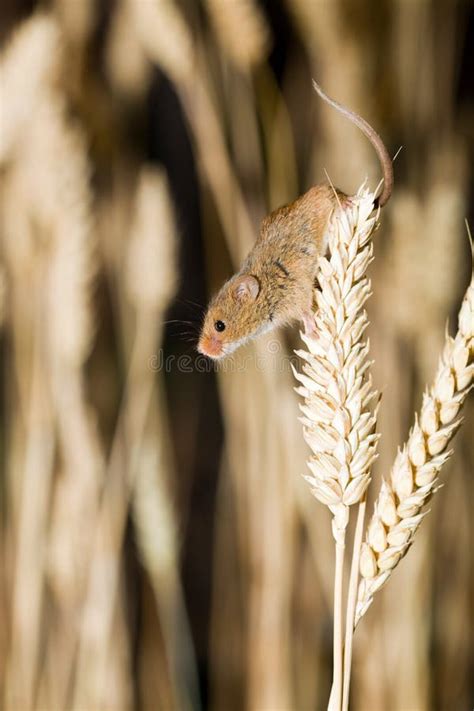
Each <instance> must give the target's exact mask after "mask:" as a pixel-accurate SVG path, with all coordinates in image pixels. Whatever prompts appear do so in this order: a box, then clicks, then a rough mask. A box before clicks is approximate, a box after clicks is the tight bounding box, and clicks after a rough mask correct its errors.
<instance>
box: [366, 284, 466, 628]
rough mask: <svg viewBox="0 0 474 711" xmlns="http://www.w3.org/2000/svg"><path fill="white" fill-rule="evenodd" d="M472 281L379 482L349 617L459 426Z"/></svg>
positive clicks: (417, 518) (415, 519) (400, 545)
mask: <svg viewBox="0 0 474 711" xmlns="http://www.w3.org/2000/svg"><path fill="white" fill-rule="evenodd" d="M473 355H474V281H471V284H470V285H469V287H468V289H467V292H466V294H465V297H464V300H463V303H462V306H461V310H460V312H459V325H458V331H457V334H456V336H455V338H452V337H450V336H449V335H446V341H445V346H444V351H443V354H442V356H441V359H440V362H439V366H438V371H437V374H436V377H435V381H434V385H433V387H432V388H431V389H430V390H428V391H427V392H426V393H425V394H424V396H423V404H422V407H421V412H420V415H419V417H416V418H415V424H414V425H413V427H412V429H411V431H410V434H409V437H408V441H407V443H406V444H405V446H404V447H403V449H402V450H399V452H398V454H397V457H396V459H395V462H394V465H393V468H392V471H391V477H390V480H389V481H386V480H384V481H383V482H382V486H381V490H380V493H379V496H378V498H377V500H376V503H375V508H374V513H373V516H372V518H371V520H370V523H369V526H368V530H367V537H366V541H365V543H364V544H363V547H362V551H361V559H360V572H361V575H362V580H361V582H360V585H359V592H358V601H357V609H356V619H355V622H356V624H357V622H358V621H359V620H360V618H361V617H362V616H363V615H364V614H365V613H366V611H367V609H368V608H369V606H370V604H371V603H372V599H373V596H374V594H375V593H376V592H377V590H380V588H381V587H382V585H384V584H385V582H386V581H387V580H388V578H389V577H390V575H391V574H392V572H393V570H394V568H395V567H396V566H397V565H398V563H399V562H400V560H401V559H402V558H403V556H404V555H406V553H407V551H408V549H409V548H410V546H411V544H412V542H413V538H414V535H415V533H416V531H417V529H418V527H419V525H420V523H421V521H422V520H423V518H424V517H425V516H426V513H427V512H426V511H425V510H424V506H425V504H426V503H427V501H428V500H429V499H430V498H431V496H432V495H433V494H434V493H435V492H436V491H437V490H438V489H439V488H440V484H439V479H438V474H439V472H440V469H441V467H442V466H443V465H444V464H445V463H446V461H447V460H448V459H449V457H450V456H451V454H452V451H453V450H452V449H450V450H448V445H449V442H450V441H451V439H452V438H453V436H454V434H455V433H456V431H457V430H458V428H459V426H460V425H461V422H462V418H461V417H460V410H461V408H462V405H463V402H464V400H465V398H466V395H467V394H468V392H469V390H470V388H471V386H472V379H473V374H474V363H473V362H472V359H473Z"/></svg>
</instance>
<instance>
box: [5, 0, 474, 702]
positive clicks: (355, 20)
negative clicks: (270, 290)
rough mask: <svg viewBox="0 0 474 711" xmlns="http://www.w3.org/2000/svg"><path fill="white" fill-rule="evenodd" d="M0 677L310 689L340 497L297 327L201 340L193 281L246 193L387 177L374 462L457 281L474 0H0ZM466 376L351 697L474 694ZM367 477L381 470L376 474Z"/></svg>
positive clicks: (241, 227) (205, 698) (403, 418)
mask: <svg viewBox="0 0 474 711" xmlns="http://www.w3.org/2000/svg"><path fill="white" fill-rule="evenodd" d="M0 18H1V41H2V53H1V59H0V71H1V76H0V81H1V84H0V91H1V95H0V101H1V134H0V162H1V173H0V181H1V193H2V203H1V214H0V218H1V221H0V229H1V264H0V320H1V321H2V330H1V331H0V353H1V359H2V381H1V383H2V385H1V390H2V399H1V420H0V453H1V466H2V475H1V494H2V497H1V513H2V524H1V559H2V565H1V578H0V607H1V616H2V624H1V626H0V698H1V699H2V702H1V706H2V708H5V709H6V710H9V711H29V710H30V709H38V710H44V711H53V710H54V711H55V710H56V709H57V710H64V709H68V710H69V709H71V710H73V709H74V710H77V711H79V710H80V711H93V710H94V711H95V710H99V709H104V710H105V709H107V710H109V709H110V710H114V711H115V710H117V711H122V710H124V711H125V710H126V709H166V710H168V709H170V710H171V709H179V710H181V709H184V710H191V709H192V710H193V711H194V710H195V709H215V710H219V711H241V710H242V709H251V710H253V711H277V710H278V711H293V710H294V711H311V710H319V709H324V708H325V707H326V704H327V699H328V696H329V687H330V683H331V654H332V640H331V634H332V620H331V605H332V602H331V596H332V576H333V566H334V561H333V551H332V537H331V531H330V515H329V513H328V512H327V510H326V509H325V507H323V506H322V505H321V504H319V503H318V502H317V501H316V500H315V499H313V498H312V497H311V495H310V494H309V491H308V489H307V487H306V485H305V484H304V482H302V479H301V476H300V475H301V474H302V473H303V472H304V471H305V458H306V456H307V451H306V446H305V444H304V441H303V438H302V432H301V425H300V423H299V422H298V420H297V416H298V407H297V396H296V394H295V393H294V391H293V387H294V385H295V382H294V379H293V377H292V374H291V372H290V369H289V367H288V355H289V354H291V349H292V348H294V347H297V345H298V342H299V337H298V334H297V329H294V330H289V331H288V332H285V333H277V334H270V335H269V336H268V337H266V338H262V339H261V340H259V341H258V342H256V343H255V344H251V345H249V346H248V347H246V348H244V349H241V350H240V351H238V352H237V353H236V354H235V356H233V358H232V361H231V362H230V363H228V364H227V366H225V365H224V367H222V368H219V369H215V368H213V367H211V365H210V364H206V363H205V361H203V359H202V358H201V359H197V354H196V351H195V342H196V337H197V333H198V330H199V324H200V320H201V318H202V314H203V310H204V308H205V305H206V302H207V299H208V297H209V295H210V294H211V293H212V292H213V291H214V290H215V289H216V288H217V287H218V286H219V285H220V284H221V283H222V282H223V280H224V279H226V278H227V277H228V276H229V275H230V274H231V273H232V270H233V269H235V268H236V266H237V265H238V264H239V262H240V260H241V259H242V258H243V256H244V255H245V254H246V252H247V251H248V249H249V248H250V247H251V245H252V244H253V242H254V240H255V237H256V234H257V231H258V226H259V222H260V220H261V219H262V218H263V216H264V215H265V214H267V213H268V212H269V211H270V210H271V209H274V208H276V207H278V206H280V205H281V204H283V203H285V202H288V201H290V200H293V199H294V198H295V197H296V196H297V195H299V194H301V193H302V192H304V191H305V190H307V189H308V188H309V187H310V186H312V185H314V184H316V183H318V182H322V181H324V180H326V176H325V171H327V173H328V174H329V176H330V177H331V180H332V181H333V182H334V184H335V185H337V187H339V188H340V189H342V190H344V191H346V192H349V193H350V192H353V191H355V190H356V189H357V188H358V186H359V185H360V183H361V182H362V181H363V180H364V178H365V177H366V176H368V179H369V183H370V184H371V185H372V187H375V185H376V184H377V182H378V180H379V178H380V174H379V167H378V164H377V160H376V157H375V155H374V152H373V150H372V148H371V146H370V145H369V143H368V142H367V140H366V139H365V138H364V137H362V136H361V135H360V134H359V132H358V131H357V129H356V128H354V127H353V126H351V125H350V124H349V123H348V122H347V121H345V120H344V119H343V118H341V117H340V116H339V115H337V114H336V113H335V112H334V111H333V110H331V109H330V108H328V107H327V106H326V105H323V103H322V102H321V101H320V100H319V99H318V98H317V97H316V95H315V93H314V92H313V91H312V88H311V77H312V76H314V77H315V78H317V79H318V81H319V82H320V83H321V85H322V86H323V87H324V88H325V89H326V90H327V91H328V93H329V94H331V95H332V96H334V98H336V99H337V100H339V101H341V102H343V103H344V104H346V105H347V106H349V107H351V108H353V109H354V110H356V111H357V112H359V113H361V114H362V115H363V116H364V117H365V118H367V119H368V120H369V121H370V122H371V123H372V124H373V125H374V126H375V127H376V128H377V130H378V131H379V132H380V133H381V135H382V136H383V138H384V140H385V141H386V143H387V146H388V147H389V150H390V153H391V154H392V155H394V154H395V153H396V152H397V150H398V148H399V147H400V146H403V149H402V151H401V152H400V154H399V156H398V157H397V159H396V161H395V191H394V195H393V198H392V200H391V201H390V203H389V205H388V207H387V208H384V210H383V213H382V216H381V223H382V224H381V228H380V230H379V232H378V233H377V236H376V240H375V262H374V264H373V265H372V267H371V278H372V285H373V292H374V294H373V297H372V299H371V301H370V302H369V306H368V309H369V317H370V320H371V327H370V339H371V353H372V357H373V359H374V366H373V374H374V381H375V385H376V387H377V388H378V389H379V390H381V391H382V393H383V399H382V406H381V411H380V415H379V427H378V429H379V431H380V432H381V433H382V440H381V444H380V447H379V452H380V457H379V459H378V461H377V465H376V467H375V471H374V479H375V480H376V481H379V480H380V477H381V476H382V475H383V474H386V473H387V472H388V471H389V468H390V465H391V463H392V461H393V458H394V456H395V453H396V448H397V446H398V445H399V444H401V443H402V442H403V441H404V440H405V439H406V435H407V432H408V428H409V426H410V424H411V423H412V420H413V413H414V410H415V408H418V407H419V404H420V402H421V396H422V392H423V389H424V387H425V385H426V384H429V383H430V382H431V380H432V378H433V374H434V371H435V366H436V361H437V358H438V355H439V353H440V349H441V347H442V343H443V336H444V331H445V328H446V322H447V319H448V318H451V328H453V326H454V323H453V321H454V318H455V315H456V313H457V309H458V307H459V304H460V299H461V298H462V295H463V293H464V291H465V289H466V287H467V284H468V282H469V279H470V271H471V257H470V245H469V240H468V238H467V234H466V227H465V224H464V220H465V218H467V219H468V220H470V223H471V225H472V224H474V213H473V200H472V198H473V192H474V190H473V173H472V169H471V166H472V164H473V153H474V80H473V76H474V7H473V5H472V4H471V3H468V2H449V1H448V0H384V1H381V2H378V3H373V2H370V1H362V0H275V2H270V1H269V0H267V1H266V2H257V0H180V1H178V0H176V1H173V0H100V1H98V0H52V1H51V2H35V1H34V0H4V2H3V4H2V9H1V10H0ZM473 414H474V413H473V404H472V398H471V400H470V401H468V402H467V404H466V408H465V418H466V422H465V424H464V427H463V428H462V430H461V431H460V433H459V434H458V435H457V437H456V440H455V444H454V447H455V453H454V456H453V458H452V460H451V462H450V464H449V465H448V467H447V468H446V470H445V471H444V480H445V482H446V486H445V487H444V489H443V491H442V492H440V494H439V495H438V496H437V497H436V498H435V499H434V500H433V502H432V505H431V508H432V511H431V513H430V515H429V516H428V517H427V519H426V521H425V522H424V523H423V526H422V527H421V530H420V532H419V533H418V534H417V540H416V541H415V544H414V546H413V548H412V550H411V551H410V553H409V555H408V556H407V558H406V559H405V560H404V561H403V563H402V564H401V565H400V567H399V568H398V569H397V571H396V572H395V574H394V576H393V579H391V580H390V582H389V584H388V585H387V587H386V588H385V589H384V590H383V592H381V593H380V594H379V595H378V596H377V597H376V599H375V601H374V605H373V607H372V609H371V610H370V612H369V613H368V614H367V617H366V618H365V619H364V620H363V621H362V623H361V625H360V627H359V628H358V629H357V633H356V636H355V650H354V670H353V683H352V706H351V708H352V709H354V710H360V711H424V710H425V709H426V710H427V709H430V710H433V711H438V710H439V711H441V710H442V711H444V710H446V711H448V710H449V711H451V710H454V709H469V708H471V707H472V705H473V700H474V648H473V643H472V629H473V618H472V600H473V597H474V596H473V581H474V576H473V559H472V543H473V541H472V535H473V527H472V513H471V512H472V500H473V494H474V491H473V478H472V473H473V452H474V439H473V436H472V423H473V421H474V420H473ZM376 488H377V487H376Z"/></svg>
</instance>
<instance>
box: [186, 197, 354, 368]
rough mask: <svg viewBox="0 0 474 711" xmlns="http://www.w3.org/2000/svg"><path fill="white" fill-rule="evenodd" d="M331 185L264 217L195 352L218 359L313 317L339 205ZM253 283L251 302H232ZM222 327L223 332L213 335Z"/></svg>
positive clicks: (212, 310) (213, 306)
mask: <svg viewBox="0 0 474 711" xmlns="http://www.w3.org/2000/svg"><path fill="white" fill-rule="evenodd" d="M343 197H344V196H343V194H342V193H339V194H338V197H336V194H335V191H334V189H333V188H332V187H331V186H329V185H318V186H316V187H314V188H311V189H310V190H308V192H307V193H305V194H304V195H303V196H301V197H300V198H298V199H297V200H295V201H294V202H293V203H291V204H290V205H285V206H284V207H280V208H279V209H278V210H275V211H274V212H272V213H271V214H270V215H268V217H266V218H265V219H264V220H263V222H262V225H261V229H260V235H259V237H258V239H257V241H256V243H255V246H254V247H253V249H252V251H251V252H250V254H249V255H248V256H247V258H246V260H245V262H244V263H243V265H242V268H241V269H240V271H239V272H238V273H237V274H236V275H235V276H233V277H232V278H231V279H229V281H228V282H227V283H226V284H224V286H223V287H222V289H221V290H220V291H219V292H218V293H217V295H216V296H215V297H214V298H213V300H212V301H211V303H210V305H209V309H208V312H207V314H206V317H205V320H204V325H203V329H202V334H201V338H200V341H199V346H198V349H199V350H200V352H201V353H204V354H206V355H209V356H210V357H214V358H219V357H221V356H223V355H227V353H229V352H231V351H232V350H234V348H235V347H237V346H239V345H241V343H243V342H245V341H247V340H249V339H250V338H252V337H254V336H256V335H258V334H259V333H262V332H263V331H265V330H269V329H270V328H273V327H275V326H281V325H284V324H288V323H291V322H292V321H295V320H298V319H302V318H304V316H305V315H306V314H308V313H309V312H310V311H311V307H312V294H313V287H314V281H315V275H316V268H317V260H318V256H319V255H320V254H322V253H323V252H324V251H325V248H326V245H325V244H323V235H324V231H325V228H326V225H327V223H328V220H329V217H330V215H331V213H332V211H333V209H334V207H335V206H336V205H337V200H338V199H342V198H343ZM245 275H251V276H252V277H254V278H255V279H257V281H258V284H259V287H260V288H259V292H258V295H257V297H256V298H255V299H253V298H251V297H246V298H243V299H242V298H241V299H239V298H236V294H235V285H236V283H237V282H238V280H239V278H241V277H242V276H245ZM217 321H222V322H223V323H224V324H225V330H224V331H222V332H221V333H219V332H216V329H215V323H216V322H217Z"/></svg>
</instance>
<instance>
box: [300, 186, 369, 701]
mask: <svg viewBox="0 0 474 711" xmlns="http://www.w3.org/2000/svg"><path fill="white" fill-rule="evenodd" d="M373 204H374V195H373V194H372V193H371V192H370V191H368V190H367V189H365V187H364V186H363V187H362V188H361V189H360V190H359V191H358V193H357V195H356V196H355V197H354V198H352V199H351V201H350V202H348V203H347V205H345V206H344V209H342V208H341V209H339V210H337V211H336V213H335V215H334V217H333V218H332V220H331V221H330V224H329V228H328V242H329V256H328V257H322V258H321V259H320V261H319V273H318V281H319V285H320V291H319V290H315V300H316V303H317V311H316V314H315V316H314V319H315V327H316V328H315V332H314V334H304V335H302V337H303V340H304V342H305V343H306V346H307V349H306V350H299V351H297V355H299V356H300V357H301V358H302V359H303V361H304V365H303V372H302V373H298V372H297V371H296V370H295V371H294V372H295V376H296V378H297V379H298V380H299V382H300V383H301V386H300V387H298V388H297V392H298V393H299V394H300V395H302V396H303V398H304V404H302V405H300V407H301V410H302V412H303V417H302V418H301V421H302V423H303V433H304V437H305V440H306V442H307V443H308V444H309V446H310V448H311V450H312V456H311V457H310V458H309V460H308V466H309V468H310V470H311V475H310V476H305V477H304V478H305V479H306V480H307V481H308V482H309V484H310V485H311V487H312V489H311V490H312V493H313V495H314V496H315V497H316V498H317V499H319V501H321V502H322V503H324V504H326V505H327V506H328V507H329V509H330V510H331V512H332V514H333V522H332V531H333V536H334V540H335V544H336V569H335V581H334V677H333V693H332V694H331V701H330V706H329V708H331V709H332V708H334V709H339V708H340V706H341V700H342V583H343V561H344V547H345V533H346V528H347V523H348V520H349V507H350V506H351V505H353V504H357V503H360V502H362V501H363V500H364V497H365V491H366V489H367V486H368V484H369V481H370V467H371V465H372V462H373V461H374V459H375V457H376V456H377V455H376V445H377V439H378V435H377V434H376V433H375V425H376V412H375V411H374V409H373V408H372V403H373V402H374V400H375V398H376V393H375V391H374V390H373V389H372V381H371V377H370V374H369V372H368V368H369V365H370V364H369V361H368V352H369V343H368V341H367V342H363V341H362V336H363V333H364V331H365V328H366V326H367V324H368V319H367V313H366V311H365V310H364V304H365V302H366V300H367V299H368V297H369V296H370V282H369V280H368V278H367V277H366V276H365V272H366V270H367V267H368V265H369V264H370V262H371V261H372V251H373V249H372V243H371V235H372V233H373V231H374V229H375V227H376V225H377V219H376V216H375V215H374V214H373Z"/></svg>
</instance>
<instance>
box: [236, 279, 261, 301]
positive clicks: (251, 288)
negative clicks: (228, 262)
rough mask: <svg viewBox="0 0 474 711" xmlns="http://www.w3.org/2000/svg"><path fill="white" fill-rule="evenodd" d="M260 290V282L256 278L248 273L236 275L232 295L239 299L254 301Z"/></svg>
mask: <svg viewBox="0 0 474 711" xmlns="http://www.w3.org/2000/svg"><path fill="white" fill-rule="evenodd" d="M259 291H260V284H259V283H258V279H256V278H255V277H254V276H251V275H250V274H244V275H242V276H239V277H237V279H236V280H235V282H234V288H233V292H234V296H235V298H236V299H238V300H239V301H244V300H248V301H255V299H256V298H257V296H258V292H259Z"/></svg>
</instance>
